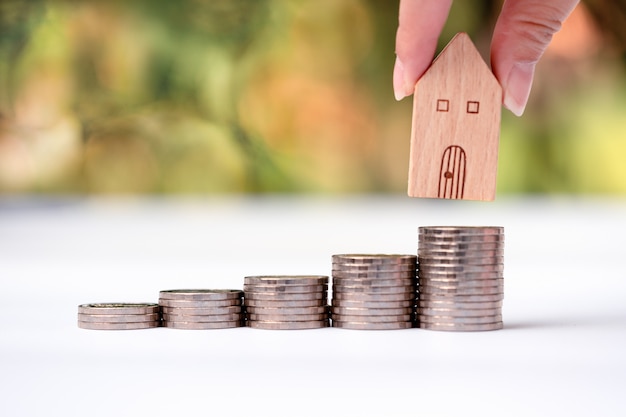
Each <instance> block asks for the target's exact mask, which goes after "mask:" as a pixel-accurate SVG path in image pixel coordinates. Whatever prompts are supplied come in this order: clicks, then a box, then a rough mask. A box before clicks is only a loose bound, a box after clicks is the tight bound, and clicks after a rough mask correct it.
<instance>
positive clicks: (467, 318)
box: [417, 226, 504, 331]
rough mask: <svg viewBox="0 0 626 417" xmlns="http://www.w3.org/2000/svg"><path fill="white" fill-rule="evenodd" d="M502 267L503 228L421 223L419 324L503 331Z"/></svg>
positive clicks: (420, 325)
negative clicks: (429, 225)
mask: <svg viewBox="0 0 626 417" xmlns="http://www.w3.org/2000/svg"><path fill="white" fill-rule="evenodd" d="M503 271H504V228H502V227H452V226H448V227H420V228H419V247H418V272H417V275H418V284H419V286H418V288H419V301H418V308H417V320H418V322H419V327H420V328H423V329H431V330H449V331H483V330H498V329H501V328H502V327H503V324H502V300H503V298H504V275H503Z"/></svg>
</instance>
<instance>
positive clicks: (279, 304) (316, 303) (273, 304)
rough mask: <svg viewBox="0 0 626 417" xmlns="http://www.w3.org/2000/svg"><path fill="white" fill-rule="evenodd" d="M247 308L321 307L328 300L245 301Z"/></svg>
mask: <svg viewBox="0 0 626 417" xmlns="http://www.w3.org/2000/svg"><path fill="white" fill-rule="evenodd" d="M245 304H246V306H252V307H265V308H292V307H320V306H325V305H327V304H328V300H326V299H313V300H302V301H298V300H251V299H249V298H247V299H246V301H245Z"/></svg>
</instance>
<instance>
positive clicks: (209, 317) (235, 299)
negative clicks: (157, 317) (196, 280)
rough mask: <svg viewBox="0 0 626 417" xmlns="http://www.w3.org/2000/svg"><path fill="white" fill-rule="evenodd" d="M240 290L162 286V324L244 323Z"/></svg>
mask: <svg viewBox="0 0 626 417" xmlns="http://www.w3.org/2000/svg"><path fill="white" fill-rule="evenodd" d="M242 299H243V291H241V290H226V289H224V290H210V289H206V290H205V289H199V290H164V291H160V292H159V305H160V306H161V314H162V316H163V327H170V328H174V329H188V330H206V329H230V328H233V327H241V326H243V325H244V314H243V303H242Z"/></svg>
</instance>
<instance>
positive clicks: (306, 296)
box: [245, 291, 327, 301]
mask: <svg viewBox="0 0 626 417" xmlns="http://www.w3.org/2000/svg"><path fill="white" fill-rule="evenodd" d="M245 299H246V301H247V300H258V301H261V300H268V301H282V300H290V301H305V300H326V299H327V294H326V292H321V291H320V292H312V293H284V292H250V291H246V294H245Z"/></svg>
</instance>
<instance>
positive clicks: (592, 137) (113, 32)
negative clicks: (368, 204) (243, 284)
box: [0, 0, 626, 194]
mask: <svg viewBox="0 0 626 417" xmlns="http://www.w3.org/2000/svg"><path fill="white" fill-rule="evenodd" d="M500 7H501V1H497V0H490V1H487V0H483V1H479V0H474V1H457V2H455V3H454V5H453V8H452V11H451V15H450V18H449V20H448V23H447V25H446V27H445V29H444V31H443V34H442V36H441V39H440V48H441V47H443V46H444V45H445V44H446V43H447V42H448V40H449V39H450V38H451V37H452V36H453V35H454V34H455V33H456V32H459V31H465V32H468V33H469V34H470V36H471V37H472V39H473V40H474V42H475V43H476V44H477V46H478V48H479V50H480V52H481V54H482V55H483V57H485V58H486V60H487V58H488V49H489V38H490V34H491V31H492V28H493V25H494V22H495V19H496V17H497V14H498V12H499V10H500ZM397 10H398V2H397V1H381V0H211V1H208V0H206V1H203V0H179V1H175V2H173V1H170V0H134V1H121V0H109V1H96V0H58V1H53V0H29V1H24V0H1V1H0V192H1V193H3V194H15V193H31V194H32V193H42V194H47V193H50V194H53V193H62V194H67V193H69V194H72V193H80V194H110V193H113V194H128V193H139V194H207V193H269V192H280V193H285V192H287V193H288V192H307V193H310V192H314V193H362V192H374V193H381V192H382V193H405V190H406V182H407V170H408V150H409V134H410V121H411V99H405V100H403V101H402V102H396V101H395V100H394V98H393V91H392V86H391V74H392V67H393V62H394V58H395V56H394V38H395V31H396V26H397ZM625 16H626V2H625V1H624V0H588V1H583V2H582V3H581V4H580V6H579V7H578V8H577V9H576V10H575V11H574V13H573V14H572V16H571V17H570V19H569V20H568V21H567V22H566V24H565V25H564V27H563V29H562V30H561V32H559V33H558V34H557V36H556V37H555V38H554V41H553V43H552V44H551V46H550V48H549V50H548V51H547V53H546V55H545V57H544V59H543V60H542V61H541V63H540V64H539V66H538V70H537V75H536V80H535V85H534V88H533V91H532V93H531V98H530V102H529V105H528V107H527V111H526V113H525V114H524V116H523V117H521V118H517V117H515V116H513V115H511V114H510V113H509V112H508V111H506V110H503V119H502V131H501V141H500V159H499V173H498V193H500V194H506V193H546V194H547V193H570V194H626V71H625V64H626V53H625V47H626V17H625Z"/></svg>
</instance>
